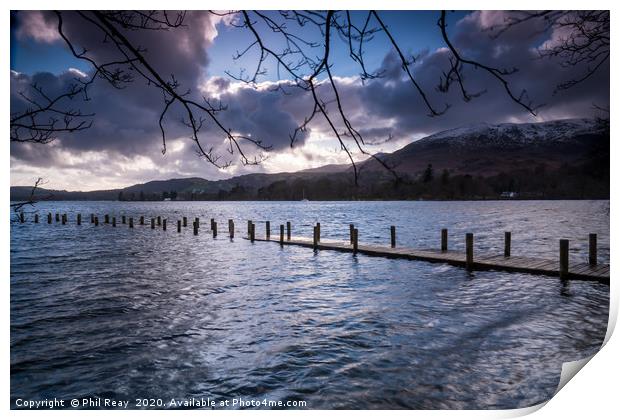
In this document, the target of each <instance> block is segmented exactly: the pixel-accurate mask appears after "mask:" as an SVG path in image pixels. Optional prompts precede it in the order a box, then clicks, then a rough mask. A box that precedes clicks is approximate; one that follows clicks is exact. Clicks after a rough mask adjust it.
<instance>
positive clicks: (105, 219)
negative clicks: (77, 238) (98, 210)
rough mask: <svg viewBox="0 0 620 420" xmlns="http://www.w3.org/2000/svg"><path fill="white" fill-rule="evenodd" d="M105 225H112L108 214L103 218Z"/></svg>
mask: <svg viewBox="0 0 620 420" xmlns="http://www.w3.org/2000/svg"><path fill="white" fill-rule="evenodd" d="M103 223H105V224H106V225H107V224H108V223H110V216H109V215H108V214H105V215H104V216H103Z"/></svg>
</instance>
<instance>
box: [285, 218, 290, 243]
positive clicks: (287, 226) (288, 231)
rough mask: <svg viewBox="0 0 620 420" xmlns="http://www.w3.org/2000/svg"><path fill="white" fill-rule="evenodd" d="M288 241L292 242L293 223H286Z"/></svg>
mask: <svg viewBox="0 0 620 420" xmlns="http://www.w3.org/2000/svg"><path fill="white" fill-rule="evenodd" d="M286 240H287V241H290V240H291V222H286Z"/></svg>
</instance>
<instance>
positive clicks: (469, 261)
mask: <svg viewBox="0 0 620 420" xmlns="http://www.w3.org/2000/svg"><path fill="white" fill-rule="evenodd" d="M465 266H466V267H467V269H468V270H472V269H473V268H474V234H473V233H466V234H465Z"/></svg>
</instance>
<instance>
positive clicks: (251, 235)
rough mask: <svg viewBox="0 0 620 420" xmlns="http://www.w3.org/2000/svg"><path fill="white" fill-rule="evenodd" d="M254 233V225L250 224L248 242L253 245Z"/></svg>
mask: <svg viewBox="0 0 620 420" xmlns="http://www.w3.org/2000/svg"><path fill="white" fill-rule="evenodd" d="M255 233H256V225H255V224H254V223H252V224H251V225H250V241H251V242H252V243H254V234H255Z"/></svg>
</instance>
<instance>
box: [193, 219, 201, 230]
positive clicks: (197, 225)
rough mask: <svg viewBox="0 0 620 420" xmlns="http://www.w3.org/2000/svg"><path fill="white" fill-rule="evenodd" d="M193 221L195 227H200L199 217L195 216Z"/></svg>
mask: <svg viewBox="0 0 620 420" xmlns="http://www.w3.org/2000/svg"><path fill="white" fill-rule="evenodd" d="M194 223H195V224H196V229H198V228H200V219H199V218H197V217H196V219H195V220H194Z"/></svg>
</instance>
